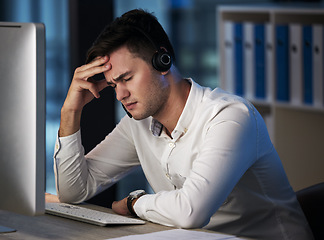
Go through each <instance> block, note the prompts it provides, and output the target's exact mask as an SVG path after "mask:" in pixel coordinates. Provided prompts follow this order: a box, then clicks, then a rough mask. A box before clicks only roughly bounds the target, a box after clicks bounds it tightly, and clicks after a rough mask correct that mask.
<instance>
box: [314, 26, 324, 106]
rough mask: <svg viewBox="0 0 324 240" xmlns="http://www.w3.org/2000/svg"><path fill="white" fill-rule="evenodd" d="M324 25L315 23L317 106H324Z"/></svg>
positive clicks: (315, 90)
mask: <svg viewBox="0 0 324 240" xmlns="http://www.w3.org/2000/svg"><path fill="white" fill-rule="evenodd" d="M323 30H324V25H322V24H314V25H313V105H314V106H315V107H323V106H324V96H323V95H324V75H323V68H324V60H323V57H324V56H323V44H324V37H323V34H324V31H323Z"/></svg>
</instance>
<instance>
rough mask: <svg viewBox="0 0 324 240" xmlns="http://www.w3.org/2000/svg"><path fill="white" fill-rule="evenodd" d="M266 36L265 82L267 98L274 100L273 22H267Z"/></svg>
mask: <svg viewBox="0 0 324 240" xmlns="http://www.w3.org/2000/svg"><path fill="white" fill-rule="evenodd" d="M265 38H266V46H265V48H266V53H265V54H266V56H265V64H266V66H265V82H266V98H267V101H269V102H272V101H273V100H274V97H275V92H274V89H275V88H274V87H275V81H274V77H275V73H274V71H273V69H274V66H275V64H274V50H273V49H274V27H273V25H272V24H271V23H266V24H265Z"/></svg>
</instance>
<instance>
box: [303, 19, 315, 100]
mask: <svg viewBox="0 0 324 240" xmlns="http://www.w3.org/2000/svg"><path fill="white" fill-rule="evenodd" d="M302 34H303V36H302V40H303V90H304V92H303V102H304V103H305V104H312V103H313V29H312V25H304V26H303V33H302Z"/></svg>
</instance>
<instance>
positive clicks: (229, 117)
mask: <svg viewBox="0 0 324 240" xmlns="http://www.w3.org/2000/svg"><path fill="white" fill-rule="evenodd" d="M152 56H153V57H152ZM173 59H174V51H173V48H172V46H171V44H170V42H169V39H168V37H167V35H166V34H165V32H164V30H163V28H162V27H161V25H160V24H159V23H158V21H157V20H156V18H155V17H154V16H152V15H151V14H149V13H146V12H144V11H142V10H133V11H130V12H128V13H126V14H124V15H123V16H122V17H120V18H117V19H116V20H115V21H114V22H113V23H112V24H110V25H109V26H108V27H107V28H106V29H105V30H104V31H103V32H102V34H101V35H100V36H99V37H98V39H97V40H96V42H95V43H94V45H93V46H92V48H91V49H90V50H89V55H88V61H87V64H86V65H84V66H81V67H79V68H77V69H76V71H75V74H74V77H73V80H72V83H71V86H70V89H69V92H68V94H67V97H66V100H65V102H64V105H63V107H62V110H61V125H60V129H59V137H58V140H57V144H56V152H55V155H54V161H55V172H56V184H57V193H58V196H59V199H60V201H62V202H72V203H79V202H82V201H84V200H87V199H89V198H90V197H92V196H94V195H95V194H97V193H99V192H101V191H102V190H104V189H106V188H108V187H109V186H111V185H112V184H114V183H115V182H117V181H118V180H119V179H121V178H122V177H123V176H125V175H126V174H127V173H129V172H130V171H131V170H132V169H133V168H134V167H136V166H138V165H141V166H142V168H143V171H144V173H145V175H146V178H147V180H148V182H149V183H150V185H151V187H152V189H153V190H154V192H155V194H144V193H143V192H137V194H131V196H129V197H126V198H124V199H123V200H121V201H117V202H114V203H113V205H112V208H113V210H114V211H115V212H117V213H119V214H123V215H129V214H133V215H137V216H138V217H140V218H143V219H146V220H148V221H152V222H156V223H159V224H163V225H168V226H175V227H180V228H198V227H206V228H208V229H213V230H216V231H220V232H225V233H230V234H234V235H240V236H245V237H251V238H255V239H294V240H296V239H312V236H311V232H310V230H309V228H308V225H307V222H306V220H305V217H304V215H303V213H302V211H301V209H300V207H299V204H298V202H297V200H296V196H295V194H294V192H293V190H292V188H291V186H290V185H289V182H288V180H287V178H286V175H285V173H284V170H283V168H282V165H281V162H280V159H279V157H278V155H277V153H276V151H275V149H274V147H273V145H272V143H271V141H270V139H269V136H268V133H267V129H266V126H265V124H264V121H263V120H262V117H261V116H260V114H259V113H258V112H257V110H256V109H255V108H254V107H253V106H252V105H251V104H250V103H249V102H247V101H246V100H244V99H242V98H240V97H237V96H234V95H231V94H228V93H226V92H224V91H223V90H221V89H215V90H213V91H212V90H211V89H209V88H204V87H201V86H199V85H198V84H197V83H195V82H194V81H193V80H192V79H184V78H182V77H181V76H180V74H179V73H178V72H177V70H176V68H175V66H174V65H173V64H172V60H173ZM100 73H103V74H104V76H105V80H102V81H94V80H92V77H93V76H94V75H96V74H100ZM107 86H111V87H113V88H115V91H116V98H117V99H118V100H119V101H120V102H121V103H122V104H123V106H124V107H125V108H126V110H127V112H128V114H129V116H131V117H132V118H131V117H128V116H125V117H124V118H123V119H122V120H121V121H120V123H119V124H118V125H117V126H116V128H115V129H114V130H113V131H112V132H111V133H110V134H109V135H108V136H107V137H106V139H105V140H104V141H103V142H101V143H100V144H99V145H98V146H97V147H95V148H94V149H93V150H92V151H91V152H90V153H89V154H87V156H84V154H83V148H82V145H81V140H80V130H79V129H80V116H81V112H82V108H83V107H84V105H86V104H87V103H88V102H90V101H91V100H92V99H93V98H94V97H95V98H99V97H100V94H99V92H100V91H101V90H102V89H104V88H105V87H107ZM103 111H104V109H103Z"/></svg>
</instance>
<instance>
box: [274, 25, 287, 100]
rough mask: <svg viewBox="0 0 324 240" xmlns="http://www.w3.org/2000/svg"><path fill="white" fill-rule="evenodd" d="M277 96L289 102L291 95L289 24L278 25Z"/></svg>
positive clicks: (278, 98)
mask: <svg viewBox="0 0 324 240" xmlns="http://www.w3.org/2000/svg"><path fill="white" fill-rule="evenodd" d="M275 34H276V66H275V67H276V98H277V100H278V101H285V102H288V101H289V99H290V96H289V79H290V78H289V46H288V45H289V34H288V25H286V24H284V25H282V24H278V25H276V33H275Z"/></svg>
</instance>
